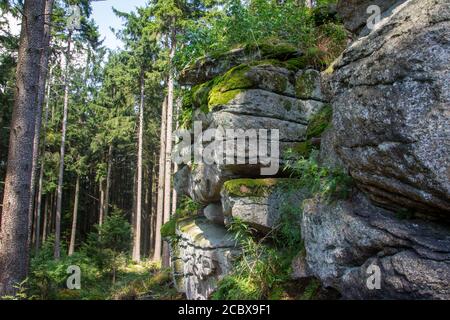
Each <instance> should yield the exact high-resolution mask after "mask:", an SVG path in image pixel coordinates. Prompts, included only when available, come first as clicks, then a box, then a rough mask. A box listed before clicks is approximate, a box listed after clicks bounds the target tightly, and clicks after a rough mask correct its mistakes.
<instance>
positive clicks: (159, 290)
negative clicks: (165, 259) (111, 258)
mask: <svg viewBox="0 0 450 320" xmlns="http://www.w3.org/2000/svg"><path fill="white" fill-rule="evenodd" d="M63 268H65V267H63ZM10 299H14V300H16V299H26V300H28V299H30V300H181V299H184V295H182V294H180V293H178V292H177V290H176V289H175V287H174V284H173V279H172V276H171V273H170V270H169V269H167V270H162V269H161V268H160V266H159V265H158V264H155V263H152V262H142V263H139V264H136V263H134V262H127V263H124V264H123V265H121V266H120V267H119V268H118V269H117V271H116V275H115V280H113V276H112V273H111V272H95V273H94V275H90V276H89V279H84V281H83V277H82V278H81V289H79V290H75V289H67V287H66V284H65V281H58V282H56V281H54V280H51V279H50V278H49V277H42V276H40V275H38V276H36V273H35V274H34V275H32V276H31V278H30V283H25V284H24V289H23V290H19V293H18V295H17V296H16V297H10Z"/></svg>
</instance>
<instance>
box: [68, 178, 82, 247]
mask: <svg viewBox="0 0 450 320" xmlns="http://www.w3.org/2000/svg"><path fill="white" fill-rule="evenodd" d="M79 196H80V176H79V175H77V182H76V184H75V200H74V202H73V216H72V231H71V234H70V245H69V256H71V255H72V254H73V252H74V251H75V237H76V234H77V219H78V199H79Z"/></svg>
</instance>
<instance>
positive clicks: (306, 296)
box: [301, 279, 320, 300]
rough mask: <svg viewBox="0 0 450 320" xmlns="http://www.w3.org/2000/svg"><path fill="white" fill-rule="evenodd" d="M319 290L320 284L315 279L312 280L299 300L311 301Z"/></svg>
mask: <svg viewBox="0 0 450 320" xmlns="http://www.w3.org/2000/svg"><path fill="white" fill-rule="evenodd" d="M319 289H320V282H319V281H318V280H317V279H312V280H311V281H310V282H309V283H308V286H307V287H306V288H305V291H304V293H303V295H302V297H301V300H312V299H314V296H315V295H316V294H317V292H318V290H319Z"/></svg>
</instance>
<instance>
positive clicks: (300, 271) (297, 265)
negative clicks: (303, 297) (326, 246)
mask: <svg viewBox="0 0 450 320" xmlns="http://www.w3.org/2000/svg"><path fill="white" fill-rule="evenodd" d="M311 276H312V272H311V270H309V266H308V263H307V262H306V255H305V252H300V253H299V254H298V255H297V256H296V257H295V258H294V260H293V261H292V274H291V278H292V279H294V280H298V279H305V278H309V277H311Z"/></svg>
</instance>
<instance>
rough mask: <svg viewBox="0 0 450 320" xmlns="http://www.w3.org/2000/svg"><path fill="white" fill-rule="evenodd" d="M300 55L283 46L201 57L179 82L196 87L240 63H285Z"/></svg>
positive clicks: (238, 50)
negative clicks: (271, 61)
mask: <svg viewBox="0 0 450 320" xmlns="http://www.w3.org/2000/svg"><path fill="white" fill-rule="evenodd" d="M301 55H302V53H301V52H300V51H298V50H297V49H295V48H293V47H292V46H289V45H283V44H278V45H277V44H275V45H263V46H247V47H243V48H237V49H234V50H231V51H229V52H227V53H224V54H222V55H219V56H216V57H212V56H211V57H203V58H201V59H199V60H197V61H196V62H195V63H194V64H193V65H191V66H188V67H187V68H186V69H184V70H183V71H182V72H181V75H180V77H179V81H180V83H181V84H183V85H196V84H200V83H203V82H207V81H209V80H211V79H213V78H215V77H217V76H219V75H222V74H224V73H225V72H227V71H228V70H230V69H231V68H233V67H235V66H238V65H240V64H242V63H249V62H253V61H257V60H264V59H277V60H282V61H287V60H289V59H291V58H296V57H300V56H301Z"/></svg>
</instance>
